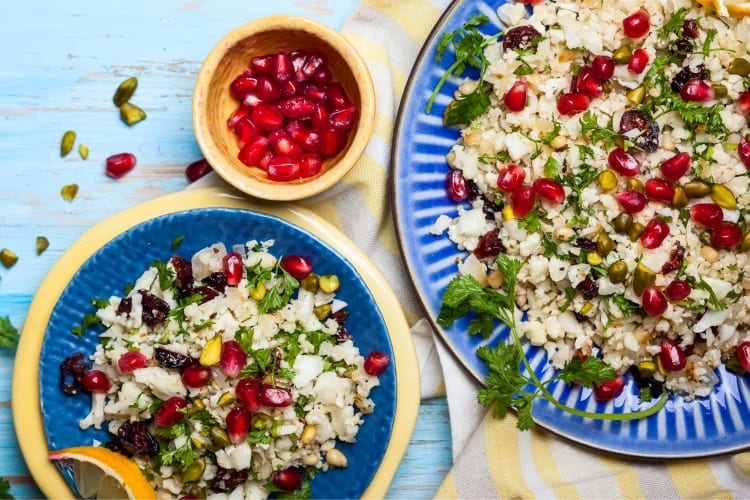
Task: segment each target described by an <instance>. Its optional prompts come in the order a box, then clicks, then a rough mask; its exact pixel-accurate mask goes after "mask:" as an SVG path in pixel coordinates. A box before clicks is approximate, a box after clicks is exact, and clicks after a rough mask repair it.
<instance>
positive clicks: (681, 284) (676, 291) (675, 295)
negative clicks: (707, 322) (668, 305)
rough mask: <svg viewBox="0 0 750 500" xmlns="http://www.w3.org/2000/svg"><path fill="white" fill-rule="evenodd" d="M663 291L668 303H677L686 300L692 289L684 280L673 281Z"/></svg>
mask: <svg viewBox="0 0 750 500" xmlns="http://www.w3.org/2000/svg"><path fill="white" fill-rule="evenodd" d="M664 291H665V292H666V295H667V298H668V299H669V301H670V302H679V301H680V300H683V299H686V298H688V296H689V295H690V292H692V291H693V288H692V287H691V286H690V283H688V282H687V281H685V280H673V281H672V282H671V283H670V284H669V285H667V288H666V289H665V290H664Z"/></svg>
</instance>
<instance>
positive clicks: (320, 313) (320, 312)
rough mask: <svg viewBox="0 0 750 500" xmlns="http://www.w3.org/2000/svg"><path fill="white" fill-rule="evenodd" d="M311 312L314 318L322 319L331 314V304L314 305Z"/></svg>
mask: <svg viewBox="0 0 750 500" xmlns="http://www.w3.org/2000/svg"><path fill="white" fill-rule="evenodd" d="M313 313H314V314H315V317H316V318H318V319H319V320H320V321H323V320H324V319H326V318H327V317H328V316H330V315H331V304H323V305H320V306H315V308H314V309H313Z"/></svg>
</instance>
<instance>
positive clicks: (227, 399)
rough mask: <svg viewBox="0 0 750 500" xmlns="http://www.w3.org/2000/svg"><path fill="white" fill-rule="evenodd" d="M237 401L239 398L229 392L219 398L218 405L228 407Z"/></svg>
mask: <svg viewBox="0 0 750 500" xmlns="http://www.w3.org/2000/svg"><path fill="white" fill-rule="evenodd" d="M236 399H237V398H235V397H234V394H232V393H231V392H229V391H227V392H225V393H224V394H222V395H221V396H219V399H218V400H217V401H216V404H217V405H219V406H226V405H228V404H232V403H234V401H235V400H236Z"/></svg>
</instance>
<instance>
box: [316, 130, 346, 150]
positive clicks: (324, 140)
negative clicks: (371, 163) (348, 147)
mask: <svg viewBox="0 0 750 500" xmlns="http://www.w3.org/2000/svg"><path fill="white" fill-rule="evenodd" d="M319 133H320V152H321V153H323V154H324V155H328V156H333V155H335V154H337V153H338V152H339V151H341V150H342V149H343V148H344V145H345V144H346V136H345V135H344V132H343V131H341V130H336V129H334V128H332V127H325V128H323V129H321V130H320V132H319Z"/></svg>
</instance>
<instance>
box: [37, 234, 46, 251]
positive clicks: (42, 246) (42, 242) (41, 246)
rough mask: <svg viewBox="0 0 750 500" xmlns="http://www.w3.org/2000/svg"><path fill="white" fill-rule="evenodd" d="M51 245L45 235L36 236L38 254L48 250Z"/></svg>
mask: <svg viewBox="0 0 750 500" xmlns="http://www.w3.org/2000/svg"><path fill="white" fill-rule="evenodd" d="M48 246H49V240H48V239H47V238H46V237H44V236H37V237H36V254H37V255H41V254H42V252H44V251H45V250H47V247H48Z"/></svg>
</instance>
